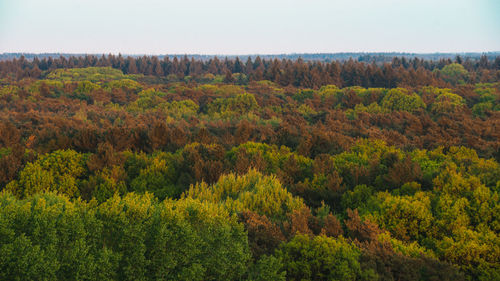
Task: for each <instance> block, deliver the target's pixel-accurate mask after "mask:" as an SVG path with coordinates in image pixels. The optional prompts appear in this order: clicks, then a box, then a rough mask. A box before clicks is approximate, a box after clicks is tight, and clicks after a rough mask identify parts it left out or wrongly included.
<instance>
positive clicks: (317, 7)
mask: <svg viewBox="0 0 500 281" xmlns="http://www.w3.org/2000/svg"><path fill="white" fill-rule="evenodd" d="M488 51H500V0H250V1H239V0H179V1H170V0H0V53H2V52H30V53H46V52H61V53H96V54H102V53H105V54H108V53H114V54H117V53H122V54H152V55H159V54H227V55H242V54H289V53H332V52H416V53H429V52H488Z"/></svg>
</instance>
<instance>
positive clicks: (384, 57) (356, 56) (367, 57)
mask: <svg viewBox="0 0 500 281" xmlns="http://www.w3.org/2000/svg"><path fill="white" fill-rule="evenodd" d="M86 55H89V54H69V53H41V54H35V53H3V54H0V61H1V60H11V59H19V58H21V57H22V56H24V57H25V58H26V59H28V60H32V59H34V58H35V57H37V58H38V59H43V58H49V57H52V58H58V57H61V56H62V57H65V58H70V57H84V56H86ZM91 55H96V56H101V54H91ZM123 56H125V57H128V56H130V57H133V58H137V57H142V56H144V55H142V54H124V55H123ZM184 56H187V57H188V58H189V59H191V58H193V59H195V60H210V59H214V58H216V57H218V58H226V57H227V58H228V59H236V58H237V57H239V58H248V57H250V58H251V59H252V60H254V59H256V58H257V57H260V58H261V59H291V60H297V59H299V58H301V59H303V60H305V61H334V60H340V61H344V60H349V59H353V60H358V61H364V62H372V61H375V62H391V61H392V59H393V58H395V57H399V58H406V59H412V58H419V59H423V60H440V59H455V58H456V57H457V56H458V57H461V58H462V59H470V60H479V59H481V57H482V56H486V57H487V58H488V59H489V60H495V58H496V57H497V56H500V52H483V53H474V52H467V53H466V52H463V53H400V52H342V53H292V54H246V55H201V54H189V55H186V54H165V55H159V56H158V58H160V59H164V58H166V57H168V58H170V59H173V58H175V57H177V58H178V59H181V58H183V57H184Z"/></svg>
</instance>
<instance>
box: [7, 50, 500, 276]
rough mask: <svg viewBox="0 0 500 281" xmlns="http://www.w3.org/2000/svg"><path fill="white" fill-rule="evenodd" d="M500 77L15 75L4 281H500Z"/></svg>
mask: <svg viewBox="0 0 500 281" xmlns="http://www.w3.org/2000/svg"><path fill="white" fill-rule="evenodd" d="M497 61H500V60H498V59H497V60H495V61H488V60H487V59H486V62H484V59H481V60H479V61H478V62H474V63H473V62H470V61H469V62H467V63H466V62H462V63H460V62H455V63H452V62H451V61H449V62H446V61H440V62H432V61H420V60H418V59H413V60H410V61H407V60H403V61H401V60H398V59H395V60H394V61H393V62H392V63H391V64H385V65H376V64H371V65H370V64H364V63H360V62H354V61H346V62H342V63H341V62H332V63H319V62H307V63H305V62H303V61H301V60H297V61H288V60H283V61H279V60H274V61H266V60H260V58H259V59H256V60H255V61H251V60H249V62H247V63H242V62H241V61H239V60H225V61H219V60H217V59H211V60H209V61H196V60H192V61H189V60H187V61H186V59H182V60H180V61H178V60H177V59H174V61H169V60H168V59H165V60H161V61H160V60H158V59H157V58H154V57H153V58H149V57H144V58H137V59H133V58H127V59H125V58H122V57H115V56H108V57H102V58H99V59H98V58H95V57H90V56H87V57H79V58H70V59H66V58H60V59H48V60H47V59H44V60H33V61H27V60H23V59H21V60H13V61H3V62H0V75H1V77H3V78H2V79H0V189H1V190H2V191H1V193H0V279H2V280H67V279H73V280H454V281H457V280H500V235H499V232H500V217H499V215H500V204H499V192H500V164H499V162H500V82H498V81H499V80H500V79H499V77H500V65H499V64H498V62H497ZM398 63H399V64H400V65H398ZM82 66H90V67H85V68H78V67H82ZM391 69H392V70H391ZM396 69H397V70H396ZM391 71H392V72H391ZM391 73H392V74H391ZM391 75H392V76H391ZM317 77H320V78H317ZM391 77H392V78H391ZM264 79H267V80H264Z"/></svg>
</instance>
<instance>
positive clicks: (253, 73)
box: [0, 53, 500, 89]
mask: <svg viewBox="0 0 500 281" xmlns="http://www.w3.org/2000/svg"><path fill="white" fill-rule="evenodd" d="M353 54H354V53H351V54H349V53H345V54H331V56H332V58H333V57H334V56H345V57H346V58H347V57H349V56H351V55H353ZM494 54H497V55H498V53H494ZM401 55H402V56H401V57H392V58H391V60H390V61H389V62H380V61H385V58H386V54H376V53H374V54H362V55H361V54H358V56H359V57H358V59H357V60H356V59H352V58H351V59H348V60H333V61H321V60H322V59H321V58H325V59H326V57H328V56H329V54H324V55H322V54H311V55H307V56H316V57H317V58H318V60H307V59H303V58H301V57H297V58H296V59H295V57H294V59H289V58H288V57H287V56H286V55H283V58H274V59H272V58H265V57H264V58H263V57H260V56H257V57H255V58H252V57H248V58H247V59H240V58H239V57H235V58H227V57H226V58H224V59H219V58H218V57H211V58H208V57H201V56H200V57H199V58H195V57H191V58H189V57H188V56H187V55H185V56H183V57H176V56H175V57H173V58H172V57H170V56H164V57H157V56H138V57H132V56H127V57H124V56H122V55H117V56H115V55H107V56H106V55H102V56H95V55H75V56H70V57H66V56H63V55H61V56H59V57H58V58H53V57H51V56H49V57H44V56H43V55H42V56H41V57H43V58H39V57H34V58H32V59H30V57H25V56H21V57H20V58H19V59H17V58H13V59H11V60H4V61H0V77H3V78H7V77H10V78H11V79H16V80H19V79H22V78H26V77H32V78H43V75H44V72H46V71H50V70H54V69H58V68H82V67H95V66H98V67H113V68H115V69H119V70H121V71H123V72H124V73H125V74H143V75H146V76H156V77H158V78H161V79H163V80H164V81H161V80H160V82H167V81H168V82H172V81H185V82H189V81H198V82H200V81H201V82H203V79H205V80H206V79H209V80H210V79H212V77H211V76H217V75H219V76H223V77H224V80H223V82H226V83H236V84H240V85H246V84H248V82H250V81H261V80H269V81H272V82H275V83H277V84H279V85H281V86H295V87H306V88H315V89H317V88H319V87H321V86H324V85H332V84H333V85H337V86H339V87H348V86H363V87H387V88H394V87H398V86H403V87H419V86H424V85H426V86H429V85H431V86H438V87H447V86H450V85H457V84H465V83H484V82H494V81H498V80H499V79H500V55H498V56H492V55H487V54H484V55H481V56H480V57H478V58H472V57H466V58H465V57H461V56H456V57H455V58H453V59H451V58H441V59H439V60H427V59H421V58H418V57H413V58H412V57H410V58H407V56H412V54H401ZM443 55H444V54H443ZM3 56H5V55H3ZM12 56H13V57H15V54H12ZM291 56H292V57H293V56H295V55H291ZM297 56H299V55H297ZM415 56H416V55H415ZM433 56H439V54H434V55H433ZM446 66H450V67H447V69H445V67H446ZM443 69H445V71H443ZM457 77H459V78H460V79H455V78H457ZM221 82H222V81H221Z"/></svg>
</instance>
